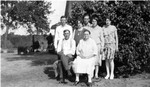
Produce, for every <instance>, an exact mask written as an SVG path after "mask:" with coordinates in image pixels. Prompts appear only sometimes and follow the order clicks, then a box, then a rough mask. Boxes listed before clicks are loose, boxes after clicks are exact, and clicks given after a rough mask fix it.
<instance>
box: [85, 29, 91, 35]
mask: <svg viewBox="0 0 150 87" xmlns="http://www.w3.org/2000/svg"><path fill="white" fill-rule="evenodd" d="M85 32H89V34H91V31H89V30H87V29H85V30H84V31H83V33H85Z"/></svg>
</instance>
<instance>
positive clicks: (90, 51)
mask: <svg viewBox="0 0 150 87" xmlns="http://www.w3.org/2000/svg"><path fill="white" fill-rule="evenodd" d="M90 34H91V32H90V31H89V30H84V37H83V39H81V40H80V42H79V44H78V46H77V50H76V53H77V58H76V59H75V60H74V62H73V69H74V72H75V74H76V82H75V83H74V85H77V84H78V83H79V74H88V85H89V86H91V85H92V77H93V71H94V67H95V59H96V58H95V57H96V55H97V46H96V43H95V41H94V40H93V39H91V38H90Z"/></svg>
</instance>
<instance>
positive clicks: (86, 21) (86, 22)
mask: <svg viewBox="0 0 150 87" xmlns="http://www.w3.org/2000/svg"><path fill="white" fill-rule="evenodd" d="M83 20H84V22H83V27H84V28H85V29H89V28H90V27H91V24H90V17H89V15H85V16H84V18H83Z"/></svg>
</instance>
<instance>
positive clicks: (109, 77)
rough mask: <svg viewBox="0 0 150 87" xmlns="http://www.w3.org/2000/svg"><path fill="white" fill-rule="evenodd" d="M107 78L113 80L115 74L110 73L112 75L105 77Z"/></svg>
mask: <svg viewBox="0 0 150 87" xmlns="http://www.w3.org/2000/svg"><path fill="white" fill-rule="evenodd" d="M105 79H111V80H112V79H114V75H110V76H109V75H107V76H106V77H105Z"/></svg>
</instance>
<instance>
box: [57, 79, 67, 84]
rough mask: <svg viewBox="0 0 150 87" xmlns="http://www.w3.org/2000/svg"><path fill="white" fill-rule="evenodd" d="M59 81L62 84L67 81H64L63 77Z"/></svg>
mask: <svg viewBox="0 0 150 87" xmlns="http://www.w3.org/2000/svg"><path fill="white" fill-rule="evenodd" d="M59 83H63V84H66V83H67V82H65V79H62V78H61V79H60V81H59Z"/></svg>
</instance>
